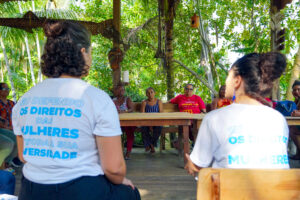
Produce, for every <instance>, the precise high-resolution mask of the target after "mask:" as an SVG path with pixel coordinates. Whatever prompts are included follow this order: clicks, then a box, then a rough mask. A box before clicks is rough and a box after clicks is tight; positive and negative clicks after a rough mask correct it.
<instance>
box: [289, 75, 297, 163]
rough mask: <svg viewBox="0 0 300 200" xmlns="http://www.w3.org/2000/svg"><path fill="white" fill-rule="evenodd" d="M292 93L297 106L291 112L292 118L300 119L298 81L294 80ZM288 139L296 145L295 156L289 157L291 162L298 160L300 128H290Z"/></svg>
mask: <svg viewBox="0 0 300 200" xmlns="http://www.w3.org/2000/svg"><path fill="white" fill-rule="evenodd" d="M292 89H293V90H292V93H293V96H294V97H295V103H296V105H297V110H294V111H293V112H292V115H291V116H292V117H300V81H299V80H295V82H294V84H293V86H292ZM289 128H290V137H291V139H292V140H293V142H294V143H295V145H296V154H295V155H293V156H290V159H292V160H300V126H290V127H289Z"/></svg>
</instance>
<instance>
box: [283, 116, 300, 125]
mask: <svg viewBox="0 0 300 200" xmlns="http://www.w3.org/2000/svg"><path fill="white" fill-rule="evenodd" d="M285 119H286V121H287V123H288V125H289V126H295V125H299V126H300V117H285Z"/></svg>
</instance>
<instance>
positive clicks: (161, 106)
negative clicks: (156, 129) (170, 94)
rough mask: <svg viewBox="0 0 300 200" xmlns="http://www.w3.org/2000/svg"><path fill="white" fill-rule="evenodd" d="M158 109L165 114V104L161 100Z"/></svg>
mask: <svg viewBox="0 0 300 200" xmlns="http://www.w3.org/2000/svg"><path fill="white" fill-rule="evenodd" d="M158 107H159V112H161V113H162V112H164V108H163V103H162V101H161V100H158Z"/></svg>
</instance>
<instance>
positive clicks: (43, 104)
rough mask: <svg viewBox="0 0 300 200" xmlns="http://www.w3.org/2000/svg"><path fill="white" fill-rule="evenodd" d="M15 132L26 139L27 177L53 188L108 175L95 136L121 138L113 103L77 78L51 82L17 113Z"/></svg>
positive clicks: (22, 103)
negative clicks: (105, 173)
mask: <svg viewBox="0 0 300 200" xmlns="http://www.w3.org/2000/svg"><path fill="white" fill-rule="evenodd" d="M12 118H13V128H14V132H15V134H16V135H22V136H23V138H24V149H23V156H24V159H25V160H26V161H27V162H26V164H25V165H24V167H23V174H24V176H25V177H26V178H27V179H28V180H30V181H33V182H36V183H42V184H55V183H63V182H66V181H70V180H72V179H75V178H78V177H81V176H97V175H100V174H104V173H103V170H102V168H101V164H100V158H99V154H98V149H97V145H96V141H95V135H97V136H105V137H106V136H107V137H110V136H117V135H121V129H120V122H119V117H118V113H117V110H116V107H115V105H114V103H113V102H112V100H111V99H110V97H109V96H108V95H107V94H106V93H105V92H104V91H102V90H99V89H97V88H95V87H93V86H91V85H89V84H87V83H85V82H84V81H82V80H80V79H76V78H49V79H46V80H44V81H43V82H42V83H40V84H38V85H37V86H35V87H33V88H32V89H31V90H30V91H28V92H27V93H26V94H24V96H23V97H22V98H21V99H20V100H19V102H18V103H17V104H16V106H14V108H13V116H12Z"/></svg>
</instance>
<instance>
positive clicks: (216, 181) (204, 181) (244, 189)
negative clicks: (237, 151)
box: [197, 168, 300, 200]
mask: <svg viewBox="0 0 300 200" xmlns="http://www.w3.org/2000/svg"><path fill="white" fill-rule="evenodd" d="M235 199H243V200H282V199H284V200H296V199H300V169H289V170H259V169H257V170H253V169H212V168H203V169H201V170H200V172H199V175H198V186H197V200H235Z"/></svg>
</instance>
